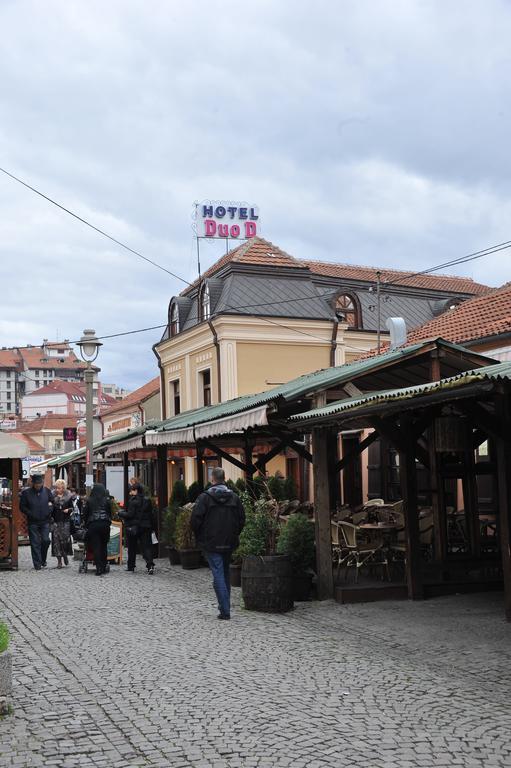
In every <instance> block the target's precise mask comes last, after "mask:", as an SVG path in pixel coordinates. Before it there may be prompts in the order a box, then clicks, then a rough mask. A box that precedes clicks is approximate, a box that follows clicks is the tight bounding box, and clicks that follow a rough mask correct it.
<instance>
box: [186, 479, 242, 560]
mask: <svg viewBox="0 0 511 768" xmlns="http://www.w3.org/2000/svg"><path fill="white" fill-rule="evenodd" d="M244 525H245V510H244V509H243V504H242V503H241V501H240V498H239V496H237V495H236V494H235V493H234V492H233V491H230V490H229V489H228V488H227V487H226V486H225V485H212V486H211V488H208V490H207V491H205V492H204V493H201V495H200V496H199V498H198V499H197V501H196V502H195V506H194V508H193V512H192V528H193V532H194V533H195V538H196V540H197V545H198V546H199V547H200V548H201V549H203V550H204V551H205V552H229V551H231V550H233V549H236V547H237V546H238V544H239V536H240V533H241V531H242V530H243V526H244Z"/></svg>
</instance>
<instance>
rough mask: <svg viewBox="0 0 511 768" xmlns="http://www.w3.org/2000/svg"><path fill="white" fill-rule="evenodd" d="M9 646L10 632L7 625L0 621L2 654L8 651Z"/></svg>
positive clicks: (0, 648) (0, 650) (0, 647)
mask: <svg viewBox="0 0 511 768" xmlns="http://www.w3.org/2000/svg"><path fill="white" fill-rule="evenodd" d="M8 645H9V630H8V629H7V625H6V624H4V623H3V622H1V621H0V653H3V651H5V650H6V648H7V646H8Z"/></svg>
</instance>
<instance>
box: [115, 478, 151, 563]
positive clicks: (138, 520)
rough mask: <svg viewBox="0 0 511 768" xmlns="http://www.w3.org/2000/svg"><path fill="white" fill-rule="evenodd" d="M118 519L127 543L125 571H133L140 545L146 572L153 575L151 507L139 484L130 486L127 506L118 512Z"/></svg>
mask: <svg viewBox="0 0 511 768" xmlns="http://www.w3.org/2000/svg"><path fill="white" fill-rule="evenodd" d="M119 517H120V518H121V519H122V520H123V521H124V524H125V525H126V540H127V542H128V567H127V569H126V570H128V571H132V572H133V571H134V570H135V568H136V563H137V550H138V546H139V543H140V548H141V550H142V556H143V558H144V560H145V562H146V568H147V572H148V573H149V574H150V575H152V574H153V573H154V562H153V540H152V532H153V528H154V519H153V505H152V504H151V500H150V499H148V498H147V497H146V496H145V495H144V488H143V486H142V485H141V484H140V483H133V484H132V485H131V486H130V489H129V499H128V506H127V508H126V509H125V510H121V511H120V512H119Z"/></svg>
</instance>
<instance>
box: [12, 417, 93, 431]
mask: <svg viewBox="0 0 511 768" xmlns="http://www.w3.org/2000/svg"><path fill="white" fill-rule="evenodd" d="M80 418H81V417H79V416H69V415H67V414H65V413H62V414H60V413H50V414H48V415H47V416H40V417H39V418H37V419H30V420H26V421H20V422H18V431H19V432H21V433H22V434H24V435H33V434H36V433H37V432H41V431H42V430H43V429H49V430H57V429H62V428H63V427H76V425H77V423H78V421H79V420H80Z"/></svg>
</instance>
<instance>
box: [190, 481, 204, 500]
mask: <svg viewBox="0 0 511 768" xmlns="http://www.w3.org/2000/svg"><path fill="white" fill-rule="evenodd" d="M201 493H202V488H201V485H200V483H198V482H197V480H194V481H193V483H192V484H191V485H190V487H189V488H188V501H189V502H190V503H191V504H194V503H195V502H196V501H197V499H198V498H199V496H200V495H201Z"/></svg>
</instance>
